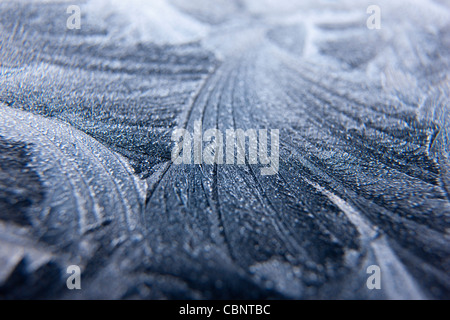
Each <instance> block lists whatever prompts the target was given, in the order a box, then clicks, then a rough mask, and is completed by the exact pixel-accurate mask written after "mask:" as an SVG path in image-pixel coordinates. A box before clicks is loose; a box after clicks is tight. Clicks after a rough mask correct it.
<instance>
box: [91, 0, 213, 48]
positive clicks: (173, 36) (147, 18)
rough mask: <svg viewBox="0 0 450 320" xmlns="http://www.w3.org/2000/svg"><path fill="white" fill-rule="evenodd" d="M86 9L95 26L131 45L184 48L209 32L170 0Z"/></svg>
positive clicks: (96, 4)
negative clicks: (177, 46) (179, 45)
mask: <svg viewBox="0 0 450 320" xmlns="http://www.w3.org/2000/svg"><path fill="white" fill-rule="evenodd" d="M86 9H87V12H88V16H89V19H90V21H91V23H95V24H100V25H101V26H102V27H104V28H105V29H106V31H107V32H108V35H109V36H110V37H111V38H113V39H116V40H120V41H126V42H130V43H134V42H135V43H137V42H152V43H156V44H182V43H187V42H192V41H196V40H200V39H201V38H202V37H203V36H205V35H206V34H207V32H208V28H207V27H206V26H205V25H204V24H202V23H201V22H199V21H197V20H194V19H192V18H190V17H189V16H188V15H185V14H183V13H182V12H180V11H178V10H177V9H176V8H175V7H173V6H172V5H170V4H169V3H168V2H167V1H166V0H151V1H143V0H129V1H120V0H110V1H106V0H91V1H90V2H89V3H88V4H87V6H86Z"/></svg>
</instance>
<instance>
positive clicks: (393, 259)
mask: <svg viewBox="0 0 450 320" xmlns="http://www.w3.org/2000/svg"><path fill="white" fill-rule="evenodd" d="M305 180H306V181H307V182H308V183H309V184H311V185H312V186H314V187H315V188H316V189H317V190H318V191H320V192H321V193H322V194H323V195H325V196H326V197H327V198H328V199H330V201H331V202H333V203H334V204H335V205H336V206H337V207H339V209H341V210H342V212H344V213H345V215H346V216H347V218H348V219H349V220H350V221H351V223H353V224H354V225H355V227H356V228H357V230H358V232H359V233H360V235H361V241H362V242H363V243H369V246H370V248H371V249H372V251H373V253H374V255H375V257H376V260H377V262H378V264H379V266H380V268H381V281H382V287H381V288H382V290H385V291H386V293H387V295H388V297H389V298H391V299H401V300H422V299H425V298H426V297H425V296H424V294H423V293H422V292H421V290H420V288H419V286H418V284H417V283H416V281H415V280H414V279H413V277H412V276H411V275H410V274H409V272H408V270H406V268H405V266H404V265H403V263H402V262H401V261H400V259H399V258H398V257H397V256H396V255H395V253H394V252H393V250H392V249H391V248H390V246H389V243H388V241H387V239H386V236H384V235H381V236H379V237H377V235H378V232H377V230H376V228H374V227H373V226H372V225H371V224H370V222H368V221H367V220H366V219H365V218H364V217H363V216H362V215H361V214H360V213H359V212H358V211H357V210H356V209H355V208H354V207H352V206H351V205H350V204H349V203H347V202H346V201H345V200H343V199H342V198H340V197H338V196H337V195H335V194H333V193H331V192H329V191H327V190H325V189H324V188H323V187H321V186H319V185H318V184H316V183H314V182H311V181H309V180H307V179H305Z"/></svg>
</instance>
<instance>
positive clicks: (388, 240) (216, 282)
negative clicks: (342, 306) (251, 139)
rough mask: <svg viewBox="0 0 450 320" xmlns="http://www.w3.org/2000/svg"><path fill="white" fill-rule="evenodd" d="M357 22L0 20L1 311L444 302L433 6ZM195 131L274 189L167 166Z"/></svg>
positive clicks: (18, 16) (168, 17)
mask: <svg viewBox="0 0 450 320" xmlns="http://www.w3.org/2000/svg"><path fill="white" fill-rule="evenodd" d="M206 2H207V3H206ZM125 3H126V4H125ZM71 4H73V3H72V2H71ZM370 4H372V2H371V1H356V0H355V1H350V0H347V1H339V2H335V1H292V0H285V1H280V0H277V1H272V0H264V1H262V0H245V1H244V0H243V1H238V0H235V1H222V0H220V1H204V0H193V1H179V0H168V1H162V0H158V1H152V2H147V1H145V3H144V1H142V2H140V1H132V2H123V3H122V2H119V1H113V2H111V3H110V2H108V3H107V2H103V1H98V0H97V1H88V2H81V3H79V5H80V6H81V9H82V14H83V16H82V17H83V20H82V28H81V29H80V30H67V29H66V27H65V26H66V19H67V17H68V15H67V14H66V13H65V10H66V7H67V3H64V2H52V1H45V2H40V1H33V2H13V1H12V2H0V12H1V16H0V31H1V33H0V46H1V51H0V58H1V60H0V61H1V66H0V119H1V121H0V151H1V155H0V187H1V189H0V210H1V211H0V297H2V298H3V297H7V298H11V297H12V298H74V297H75V298H114V299H120V298H193V299H197V298H246V299H252V298H296V299H297V298H341V299H346V298H361V299H374V298H406V299H422V298H441V299H442V298H446V299H448V298H449V297H450V275H449V273H448V270H449V268H450V261H449V257H450V242H449V241H450V197H449V192H450V171H449V170H450V166H449V155H450V147H449V139H450V133H449V121H450V115H449V111H448V106H449V92H450V88H449V78H448V70H449V62H450V60H449V59H450V8H449V7H447V6H446V5H445V4H444V2H438V1H431V0H429V1H402V0H399V1H379V5H380V6H381V8H382V29H381V30H369V29H367V27H366V19H367V17H368V15H367V14H366V9H367V7H368V6H369V5H370ZM199 119H200V120H202V121H203V128H204V129H205V130H206V129H209V128H218V129H219V130H221V131H225V130H226V129H229V128H234V129H257V128H267V129H279V130H280V140H281V142H280V170H279V173H278V174H277V175H274V176H261V175H259V172H260V170H259V169H260V168H259V166H258V165H249V164H246V165H240V166H239V165H215V166H206V165H195V166H194V165H181V166H178V165H174V164H172V163H171V161H170V152H171V147H172V143H171V141H170V136H171V133H172V130H173V129H174V128H175V127H184V128H186V129H188V130H189V131H192V130H193V125H194V121H197V120H199ZM71 264H78V265H80V266H81V267H82V270H83V280H82V281H83V284H82V285H83V289H82V290H81V291H78V292H72V291H69V290H67V289H66V287H65V279H66V274H65V270H66V267H67V266H68V265H71ZM373 264H376V265H379V266H380V267H381V270H382V281H383V282H382V290H375V291H370V290H368V289H367V287H366V279H367V276H368V275H367V274H366V268H367V266H369V265H373Z"/></svg>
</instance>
